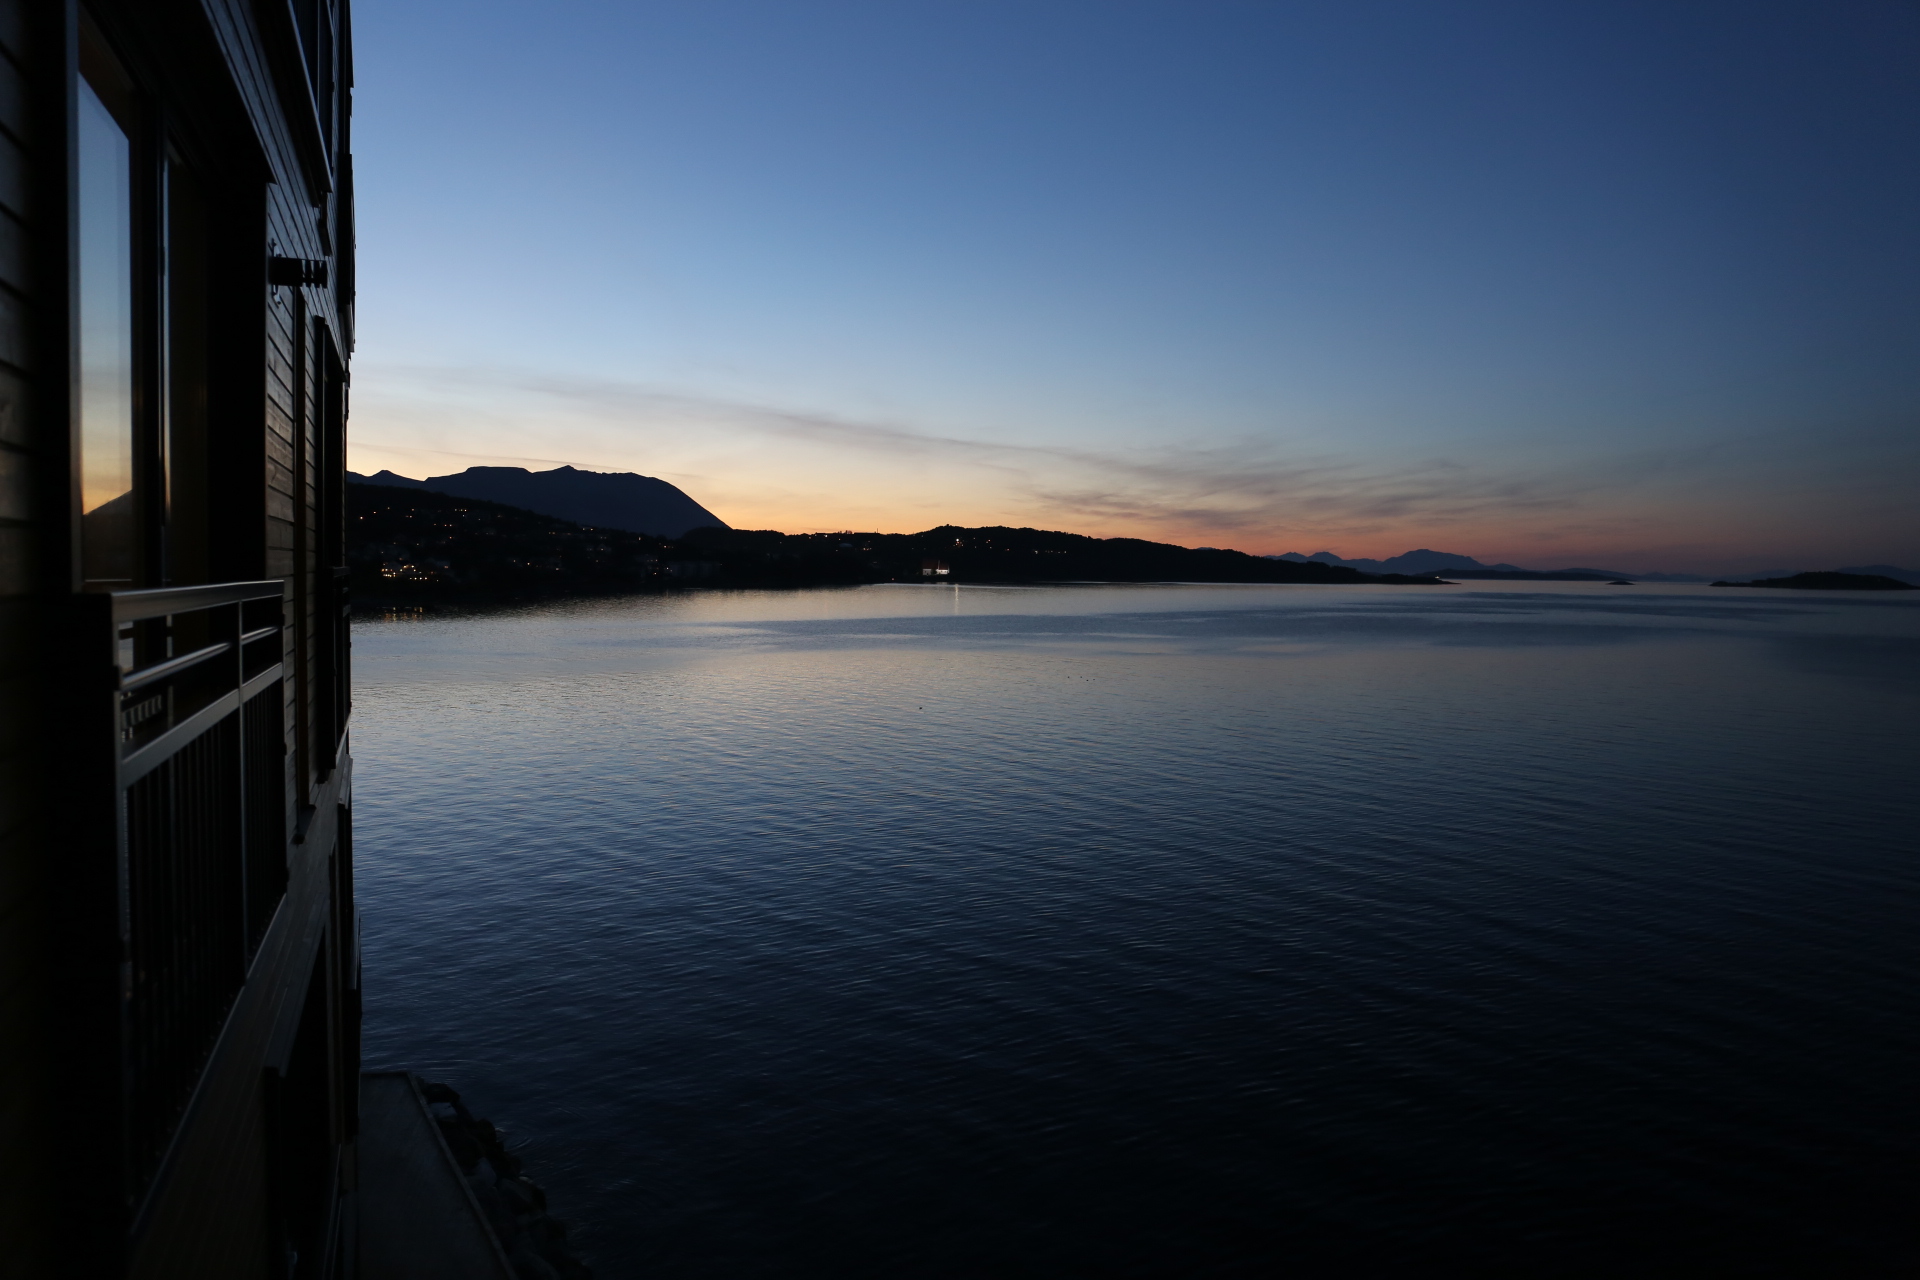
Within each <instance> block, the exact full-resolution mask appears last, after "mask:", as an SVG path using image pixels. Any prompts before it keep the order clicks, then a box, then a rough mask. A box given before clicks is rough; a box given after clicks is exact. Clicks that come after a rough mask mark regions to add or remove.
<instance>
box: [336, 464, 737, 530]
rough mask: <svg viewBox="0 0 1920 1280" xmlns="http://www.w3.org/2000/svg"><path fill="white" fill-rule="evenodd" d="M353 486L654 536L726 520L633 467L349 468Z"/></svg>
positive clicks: (716, 525) (722, 525)
mask: <svg viewBox="0 0 1920 1280" xmlns="http://www.w3.org/2000/svg"><path fill="white" fill-rule="evenodd" d="M347 479H348V480H350V481H352V482H354V483H355V484H377V485H387V486H390V487H392V488H398V489H430V490H432V491H433V492H435V493H444V494H449V495H451V496H453V497H456V498H478V499H481V500H482V501H485V502H500V503H505V504H506V505H507V506H510V507H519V508H521V509H522V510H524V511H535V512H538V513H539V514H541V515H543V516H552V517H554V518H555V519H558V520H570V521H572V522H573V523H574V524H581V525H592V526H593V527H595V528H599V529H624V530H626V531H627V532H629V533H644V534H649V535H651V536H653V537H656V538H678V537H680V536H681V535H683V534H685V533H686V532H687V531H688V530H689V529H709V528H711V529H725V528H728V527H730V526H729V525H728V524H727V523H726V521H724V520H722V519H720V517H719V516H716V515H714V514H713V512H711V511H709V510H707V509H706V508H705V507H703V506H701V505H700V504H699V503H697V502H695V501H694V500H693V499H692V498H690V497H688V496H687V495H686V494H685V493H683V492H682V491H681V490H679V489H677V488H675V487H674V486H673V485H670V484H668V483H667V482H666V481H665V480H656V479H654V478H653V477H652V476H642V475H635V474H634V473H633V472H631V471H616V472H607V471H580V470H577V469H575V468H573V467H556V468H554V469H553V470H552V471H529V470H527V469H526V468H525V467H468V468H467V469H466V470H465V471H462V472H460V473H459V474H457V475H450V476H428V477H427V478H426V479H425V480H414V479H410V478H409V477H407V476H402V475H395V474H394V473H393V472H391V471H382V472H379V473H378V474H376V475H371V476H363V475H359V474H357V473H355V472H351V471H349V472H348V473H347Z"/></svg>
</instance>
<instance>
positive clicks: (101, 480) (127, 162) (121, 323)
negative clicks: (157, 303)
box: [78, 79, 139, 590]
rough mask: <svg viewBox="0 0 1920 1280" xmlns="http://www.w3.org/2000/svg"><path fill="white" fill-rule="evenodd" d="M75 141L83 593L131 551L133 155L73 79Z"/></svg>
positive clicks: (109, 576) (117, 581)
mask: <svg viewBox="0 0 1920 1280" xmlns="http://www.w3.org/2000/svg"><path fill="white" fill-rule="evenodd" d="M109 92H110V93H111V90H109ZM112 96H118V95H112ZM78 142H79V152H80V156H79V159H80V164H79V215H80V217H79V232H80V234H79V250H80V252H79V257H80V298H79V302H80V513H81V514H80V548H81V554H80V559H81V577H82V578H83V579H84V581H85V583H86V586H87V587H88V588H89V589H92V590H114V589H116V588H125V587H131V586H132V585H133V584H134V578H135V576H136V573H137V570H138V554H139V553H138V547H137V546H136V532H137V524H136V516H135V512H134V474H133V469H134V416H133V415H134V395H133V390H134V382H133V372H134V371H133V156H132V147H131V145H130V143H129V142H128V138H127V131H126V128H125V127H124V126H123V124H122V123H121V121H120V120H119V119H116V118H115V113H114V112H112V111H110V110H108V109H107V105H106V102H105V101H103V100H102V97H101V94H100V92H99V91H98V90H96V89H95V87H94V85H93V84H92V83H90V82H89V80H87V79H82V80H81V82H80V114H79V139H78Z"/></svg>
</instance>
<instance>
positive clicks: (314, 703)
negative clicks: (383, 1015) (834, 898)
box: [0, 0, 359, 1278]
mask: <svg viewBox="0 0 1920 1280" xmlns="http://www.w3.org/2000/svg"><path fill="white" fill-rule="evenodd" d="M349 49H350V41H349V31H348V16H347V6H346V0H86V3H76V2H75V0H0V706H3V709H0V731H3V733H4V738H3V739H0V1133H3V1134H4V1139H3V1140H0V1272H4V1274H6V1275H7V1276H10V1277H29V1276H42V1275H47V1276H53V1275H59V1276H112V1275H122V1274H127V1275H137V1276H154V1277H161V1276H165V1277H198V1278H205V1277H220V1276H247V1277H265V1276H272V1277H286V1276H299V1277H318V1276H331V1275H346V1274H350V1273H351V1270H352V1258H353V1250H352V1247H351V1236H352V1230H353V1223H354V1220H355V1219H354V1200H353V1192H352V1188H353V1186H354V1185H355V1171H356V1163H355V1150H356V1147H355V1135H356V1132H357V1115H356V1111H357V1097H358V1094H357V1089H356V1084H357V1080H358V1060H359V991H358V985H359V976H358V956H357V948H356V944H355V937H356V927H355V916H354V907H353V886H352V859H351V810H350V805H351V791H350V786H349V780H350V777H351V772H352V765H351V761H350V759H349V757H348V754H347V739H346V725H347V713H348V672H347V661H348V654H347V632H346V612H345V610H346V596H345V573H346V571H345V569H344V568H343V567H342V566H343V564H344V560H345V556H344V554H343V550H342V540H343V526H342V502H343V494H344V476H345V468H344V453H343V445H344V440H345V434H344V433H345V418H346V385H347V354H348V352H349V351H350V350H351V347H352V334H353V311H352V308H353V185H352V168H351V166H350V163H349V159H348V121H349V117H350V113H349V110H348V106H349V103H348V94H349V86H350V85H351V78H352V77H351V60H350V56H349Z"/></svg>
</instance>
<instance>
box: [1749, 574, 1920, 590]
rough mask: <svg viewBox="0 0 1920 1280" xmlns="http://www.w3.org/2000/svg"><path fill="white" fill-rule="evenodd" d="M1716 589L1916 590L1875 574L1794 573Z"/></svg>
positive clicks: (1898, 581) (1908, 583)
mask: <svg viewBox="0 0 1920 1280" xmlns="http://www.w3.org/2000/svg"><path fill="white" fill-rule="evenodd" d="M1713 585H1714V586H1716V587H1785V588H1787V589H1788V590H1791V591H1920V587H1915V586H1914V585H1913V584H1912V583H1910V582H1902V581H1900V579H1898V578H1889V577H1887V576H1886V575H1885V574H1879V573H1796V574H1794V575H1793V576H1792V577H1789V578H1760V579H1757V580H1755V581H1753V582H1716V583H1714V584H1713Z"/></svg>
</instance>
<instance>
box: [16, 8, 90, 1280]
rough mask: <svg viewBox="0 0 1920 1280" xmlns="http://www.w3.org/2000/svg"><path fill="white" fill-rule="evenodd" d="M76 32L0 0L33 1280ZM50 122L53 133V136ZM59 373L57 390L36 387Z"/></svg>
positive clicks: (20, 977) (46, 994) (47, 984)
mask: <svg viewBox="0 0 1920 1280" xmlns="http://www.w3.org/2000/svg"><path fill="white" fill-rule="evenodd" d="M35 17H39V18H40V20H39V21H35V20H34V19H35ZM49 26H52V27H53V29H52V30H48V29H47V28H48V27H49ZM61 34H62V33H61V31H60V30H59V28H58V26H57V24H50V23H48V22H47V21H46V20H45V16H44V15H30V14H29V13H28V5H27V0H0V1152H5V1153H6V1158H5V1159H4V1160H0V1256H3V1257H5V1258H6V1265H5V1270H6V1272H7V1274H8V1275H10V1276H22V1277H25V1276H40V1275H54V1274H60V1273H63V1272H65V1270H66V1267H67V1264H68V1262H69V1260H70V1259H69V1258H67V1257H63V1256H62V1250H61V1248H60V1244H59V1242H58V1241H57V1240H55V1239H53V1238H51V1237H50V1235H49V1233H48V1232H47V1230H46V1229H45V1225H44V1224H45V1223H46V1222H47V1221H48V1219H49V1217H50V1216H51V1215H52V1214H53V1213H54V1212H55V1211H56V1206H55V1204H54V1203H53V1196H54V1194H55V1193H54V1191H53V1189H52V1188H51V1187H50V1185H49V1183H50V1182H51V1181H52V1180H53V1179H52V1178H51V1177H50V1174H51V1172H52V1171H53V1170H54V1169H55V1168H56V1167H57V1160H56V1157H55V1152H54V1149H53V1147H54V1136H55V1134H54V1130H53V1129H52V1127H51V1126H50V1125H49V1124H48V1118H47V1115H46V1104H47V1103H48V1101H49V1100H50V1097H51V1094H52V1091H53V1087H54V1083H55V1072H56V1071H57V1063H56V1057H55V1054H54V1053H53V1052H52V1044H51V1040H52V1034H51V1033H52V1031H53V1029H54V1023H55V1021H56V1020H55V1018H54V1017H53V1010H54V1006H55V1002H56V1000H57V999H58V994H59V983H58V981H57V978H56V975H55V973H54V972H53V960H52V955H51V953H52V951H53V946H52V941H53V935H52V933H51V931H50V930H49V928H48V924H49V921H50V920H51V919H52V917H53V909H54V905H55V903H54V897H55V892H54V890H55V885H54V883H53V881H52V877H51V876H50V871H51V868H49V867H48V865H47V863H46V860H45V858H44V857H43V856H42V852H43V850H44V849H45V848H46V844H47V836H48V834H49V832H50V829H51V823H50V815H49V814H48V813H47V811H46V808H45V797H46V794H47V787H46V784H47V781H48V780H47V778H46V776H45V774H44V773H43V771H42V763H41V762H42V760H43V758H44V756H45V740H44V737H43V736H42V735H40V734H39V733H38V732H37V730H39V728H40V726H41V725H42V723H43V718H44V715H45V706H44V703H43V701H42V699H41V697H40V692H41V685H42V683H43V682H44V680H45V676H46V671H45V666H44V662H45V658H46V654H45V652H44V650H43V647H42V642H41V636H42V634H43V629H44V627H45V624H46V617H45V615H44V612H43V611H42V610H41V609H40V608H38V607H36V603H35V601H34V599H33V597H34V596H35V594H36V593H37V591H38V590H39V588H41V587H42V586H43V584H44V580H45V575H46V573H47V570H48V565H47V563H46V561H47V559H48V557H47V555H46V552H47V550H48V545H49V539H48V537H47V535H48V533H49V532H51V531H50V530H49V528H48V527H47V523H46V521H47V517H48V516H49V514H52V513H57V514H58V515H60V516H62V517H63V516H64V514H65V509H64V506H61V507H55V508H53V509H52V512H50V510H49V507H48V504H47V502H46V501H45V500H44V499H45V497H46V493H45V487H46V482H47V481H48V480H49V479H50V478H57V477H49V475H48V474H47V473H48V471H49V470H50V467H49V463H50V462H51V463H53V464H55V466H54V467H53V468H52V469H53V470H56V471H57V472H58V473H59V474H60V475H61V476H63V474H64V466H63V465H61V464H62V462H63V460H62V459H60V458H59V457H54V458H51V459H50V458H49V457H48V454H49V451H57V450H61V449H63V448H64V445H65V442H66V438H67V437H66V432H65V430H64V427H63V425H56V426H54V427H53V429H49V424H48V423H47V422H46V421H44V420H40V419H36V417H35V415H34V414H33V412H32V410H33V409H35V408H39V409H42V410H44V411H46V412H47V414H48V415H49V416H50V417H55V416H57V415H62V414H64V412H65V403H66V398H65V396H64V394H62V387H61V385H60V382H61V375H62V371H63V365H62V362H61V359H60V356H61V354H62V353H61V352H58V351H56V352H52V353H49V354H50V356H51V358H50V359H47V360H40V359H36V358H35V357H36V353H35V351H34V349H33V348H34V343H33V340H32V335H33V333H34V331H35V329H36V328H37V327H39V325H42V324H43V325H45V326H47V327H57V326H60V325H62V324H63V323H64V298H63V296H62V294H61V291H60V288H59V286H60V284H61V282H62V280H63V278H64V272H63V270H62V268H61V264H63V263H64V261H65V248H66V246H65V242H64V236H63V235H61V234H60V230H61V229H62V228H63V227H64V220H65V201H64V198H63V193H62V192H61V191H60V190H59V189H58V188H57V187H56V188H55V189H54V190H53V191H52V192H50V193H49V194H47V195H44V196H39V197H38V198H36V194H37V193H36V190H35V189H36V187H39V186H42V185H46V183H47V177H48V171H49V170H52V171H54V172H56V173H57V172H60V171H62V167H61V166H60V165H59V163H58V155H57V153H58V150H59V148H60V146H61V139H62V137H63V133H62V130H61V128H60V127H59V125H58V115H57V112H58V108H59V103H60V100H61V96H62V84H61V71H62V69H63V67H64V65H65V64H66V62H67V59H68V58H69V57H70V56H71V51H70V50H68V49H65V48H63V47H62V43H61V38H60V37H61ZM49 116H53V122H52V125H51V127H46V128H43V127H41V126H42V123H43V122H46V121H47V120H48V118H49ZM49 152H52V153H55V154H52V155H50V154H48V153H49ZM36 216H37V217H39V218H42V219H44V220H46V221H43V222H41V223H36V222H35V221H34V219H35V217H36ZM49 224H50V225H49ZM49 286H50V287H51V290H52V292H51V294H50V295H46V294H45V293H44V292H43V291H45V290H46V289H48V287H49ZM36 306H38V309H39V312H40V314H39V316H38V317H36V314H35V312H36ZM36 320H37V321H38V323H36ZM49 375H50V376H51V379H52V385H50V386H44V385H42V386H36V382H37V381H39V380H40V378H42V377H43V376H49ZM56 548H57V543H56ZM82 1253H83V1254H84V1251H82Z"/></svg>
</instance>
